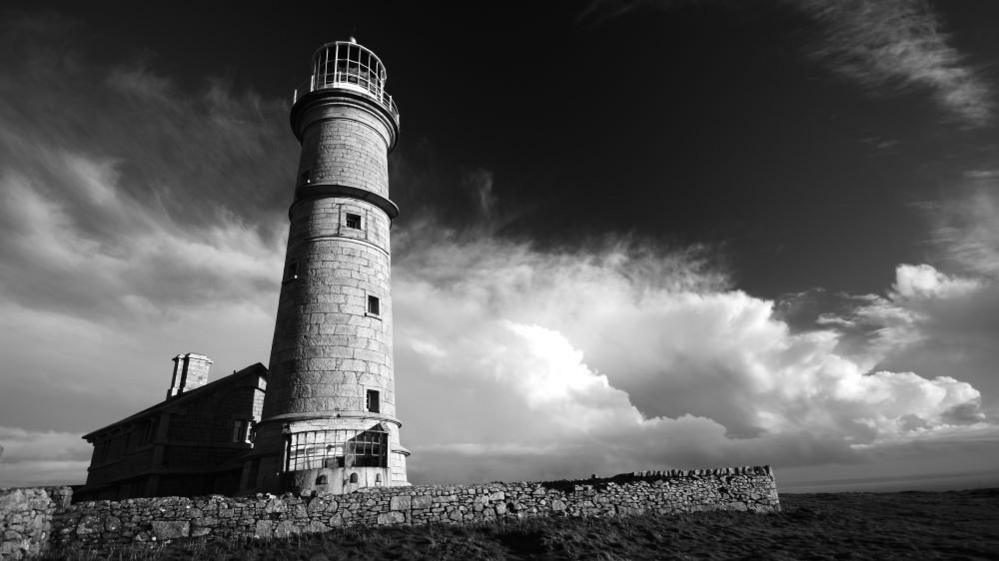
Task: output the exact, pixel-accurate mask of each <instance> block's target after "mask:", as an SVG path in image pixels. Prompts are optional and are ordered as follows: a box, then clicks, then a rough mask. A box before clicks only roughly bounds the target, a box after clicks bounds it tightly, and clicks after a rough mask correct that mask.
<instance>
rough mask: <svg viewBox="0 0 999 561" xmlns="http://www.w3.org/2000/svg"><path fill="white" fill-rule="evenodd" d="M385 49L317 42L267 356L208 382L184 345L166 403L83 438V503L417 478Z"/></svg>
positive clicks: (302, 102) (393, 119)
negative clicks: (403, 411) (395, 302)
mask: <svg viewBox="0 0 999 561" xmlns="http://www.w3.org/2000/svg"><path fill="white" fill-rule="evenodd" d="M386 80H387V74H386V72H385V66H384V65H383V64H382V62H381V60H379V58H378V57H377V56H376V55H375V54H374V53H373V52H371V51H370V50H368V49H367V48H365V47H363V46H361V45H359V44H358V43H357V42H356V41H355V40H354V39H350V40H349V41H336V42H332V43H328V44H326V45H323V46H322V47H320V48H319V49H318V50H317V51H316V52H315V54H314V55H313V57H312V72H311V75H310V77H309V80H308V82H307V83H306V84H305V85H304V86H303V87H302V88H300V89H298V90H296V91H295V96H294V100H293V101H294V103H293V105H292V108H291V128H292V131H293V132H294V134H295V136H296V137H297V138H298V140H299V142H300V143H301V146H302V149H301V157H300V159H299V165H298V171H297V173H296V176H295V182H294V185H295V189H294V199H293V202H292V204H291V208H290V209H289V211H288V215H289V219H290V223H291V224H290V233H289V236H288V249H287V254H286V257H285V266H284V273H283V279H282V283H281V294H280V299H279V303H278V312H277V321H276V325H275V328H274V341H273V345H272V347H271V357H270V367H269V368H264V367H263V366H262V365H260V364H256V365H253V366H250V367H248V368H246V369H244V370H242V371H240V372H236V373H233V374H232V375H229V376H226V377H224V378H221V379H219V380H216V381H214V382H208V371H209V367H210V365H211V360H210V359H208V357H206V356H204V355H196V354H188V355H179V356H178V357H176V358H175V359H174V362H175V365H174V370H173V379H172V383H171V387H170V390H169V391H168V392H167V398H166V400H165V401H163V402H161V403H159V404H156V405H154V406H152V407H150V408H148V409H146V410H144V411H141V412H139V413H136V414H135V415H132V416H130V417H128V418H126V419H123V420H121V421H118V422H117V423H114V424H111V425H109V426H107V427H104V428H102V429H99V430H96V431H94V432H91V433H89V434H87V435H85V436H84V438H85V439H87V440H88V441H89V442H91V443H92V444H94V454H93V459H92V460H91V466H90V468H89V470H88V477H87V484H86V485H85V486H84V487H83V489H81V490H80V491H78V492H77V498H126V497H137V496H162V495H199V494H206V493H222V494H237V493H252V492H273V493H277V492H283V491H305V490H325V491H331V492H337V493H343V492H349V491H353V490H356V489H358V488H361V487H373V486H398V485H408V484H409V483H408V481H407V477H406V457H407V456H409V451H408V450H407V449H406V448H405V447H403V446H402V444H401V442H400V439H399V428H400V426H401V425H402V423H401V422H400V421H399V419H398V418H397V417H396V414H395V403H396V401H395V375H394V371H393V365H392V298H391V293H390V278H391V270H390V269H391V267H390V261H391V250H390V243H389V230H390V227H391V224H392V219H394V218H395V217H396V216H397V215H398V214H399V209H398V207H397V206H396V205H395V203H393V202H392V201H391V200H390V199H389V184H388V152H389V151H390V150H391V149H392V148H393V146H394V145H395V141H396V137H397V136H398V134H399V110H398V108H397V107H396V104H395V102H394V101H393V100H392V97H391V96H390V95H389V94H388V93H387V92H386V91H385V82H386Z"/></svg>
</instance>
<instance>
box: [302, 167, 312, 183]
mask: <svg viewBox="0 0 999 561" xmlns="http://www.w3.org/2000/svg"><path fill="white" fill-rule="evenodd" d="M300 179H301V181H300V182H301V183H302V184H308V183H312V170H311V169H307V170H305V171H303V172H302V176H301V178H300Z"/></svg>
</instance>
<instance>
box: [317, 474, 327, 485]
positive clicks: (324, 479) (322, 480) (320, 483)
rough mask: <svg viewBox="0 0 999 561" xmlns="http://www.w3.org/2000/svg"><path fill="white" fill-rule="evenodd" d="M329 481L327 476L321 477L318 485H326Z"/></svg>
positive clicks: (318, 478)
mask: <svg viewBox="0 0 999 561" xmlns="http://www.w3.org/2000/svg"><path fill="white" fill-rule="evenodd" d="M327 481H329V479H327V478H326V476H325V475H320V476H319V477H317V478H316V485H326V482H327Z"/></svg>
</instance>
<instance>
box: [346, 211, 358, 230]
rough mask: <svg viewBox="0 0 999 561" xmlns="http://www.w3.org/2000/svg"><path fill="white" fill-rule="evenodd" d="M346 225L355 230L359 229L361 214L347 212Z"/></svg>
mask: <svg viewBox="0 0 999 561" xmlns="http://www.w3.org/2000/svg"><path fill="white" fill-rule="evenodd" d="M347 227H348V228H354V229H355V230H360V229H361V215H360V214H350V213H347Z"/></svg>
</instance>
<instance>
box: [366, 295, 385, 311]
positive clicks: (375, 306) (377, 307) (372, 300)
mask: <svg viewBox="0 0 999 561" xmlns="http://www.w3.org/2000/svg"><path fill="white" fill-rule="evenodd" d="M368 313H369V314H371V315H374V316H377V315H379V314H381V313H382V312H381V303H380V302H378V297H377V296H368Z"/></svg>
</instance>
